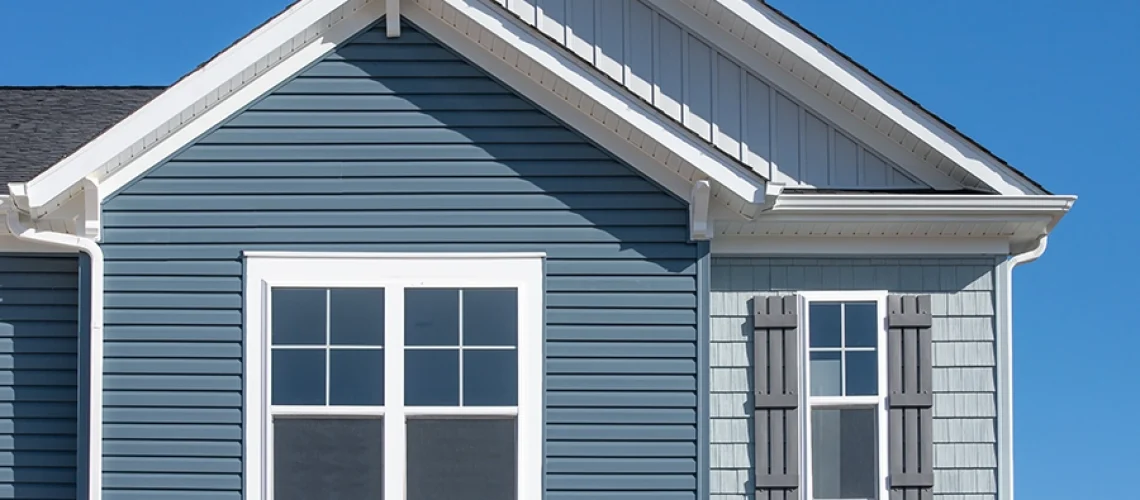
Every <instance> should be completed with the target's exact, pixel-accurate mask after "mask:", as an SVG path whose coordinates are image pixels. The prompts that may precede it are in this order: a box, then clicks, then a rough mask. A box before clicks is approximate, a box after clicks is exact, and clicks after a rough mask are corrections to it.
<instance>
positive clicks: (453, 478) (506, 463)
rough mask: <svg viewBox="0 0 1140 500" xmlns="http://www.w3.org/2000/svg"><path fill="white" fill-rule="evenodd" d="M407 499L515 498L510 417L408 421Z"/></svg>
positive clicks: (512, 430)
mask: <svg viewBox="0 0 1140 500" xmlns="http://www.w3.org/2000/svg"><path fill="white" fill-rule="evenodd" d="M407 440H408V462H407V464H408V482H407V485H408V490H407V500H459V499H467V498H471V499H480V500H483V499H486V500H517V499H518V495H517V491H516V488H517V486H516V484H517V480H516V471H517V467H516V462H517V459H516V454H515V453H516V440H517V437H516V426H515V420H514V419H502V418H499V419H491V418H410V419H408V436H407Z"/></svg>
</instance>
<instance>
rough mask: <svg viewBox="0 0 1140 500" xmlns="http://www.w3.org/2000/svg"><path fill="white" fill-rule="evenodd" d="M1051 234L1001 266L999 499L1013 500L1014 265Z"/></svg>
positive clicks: (1035, 252) (1032, 255)
mask: <svg viewBox="0 0 1140 500" xmlns="http://www.w3.org/2000/svg"><path fill="white" fill-rule="evenodd" d="M1048 245H1049V236H1047V235H1043V236H1041V237H1039V238H1037V241H1035V242H1034V243H1033V244H1032V245H1031V246H1030V247H1029V249H1028V250H1025V251H1023V252H1020V253H1016V254H1014V255H1013V256H1012V257H1010V258H1009V259H1008V260H1006V261H1005V262H1004V263H1002V265H1001V266H1000V267H1002V268H1003V269H1002V272H1001V274H1000V275H999V276H998V279H999V280H1001V282H1000V283H999V287H998V288H999V289H1001V290H1002V296H1001V298H1000V300H1001V303H1000V304H999V308H1000V309H999V311H998V314H999V317H1000V318H1001V323H1000V324H999V325H998V328H999V331H998V338H997V342H998V344H997V352H998V362H999V363H1000V365H999V367H998V374H997V375H998V387H997V391H998V428H997V433H998V435H997V440H998V442H997V452H998V500H1013V269H1014V268H1015V267H1017V266H1020V265H1022V264H1028V263H1030V262H1033V261H1035V260H1037V259H1038V258H1039V257H1041V255H1042V254H1044V253H1045V248H1046V247H1047V246H1048Z"/></svg>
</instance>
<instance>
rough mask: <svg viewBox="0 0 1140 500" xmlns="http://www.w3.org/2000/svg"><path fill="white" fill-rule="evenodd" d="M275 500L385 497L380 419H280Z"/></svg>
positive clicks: (275, 431) (275, 449) (275, 443)
mask: <svg viewBox="0 0 1140 500" xmlns="http://www.w3.org/2000/svg"><path fill="white" fill-rule="evenodd" d="M273 498H274V499H275V500H313V499H322V500H325V499H327V500H370V499H377V500H379V499H382V498H384V421H383V420H380V419H336V418H324V419H314V418H305V419H293V418H278V419H277V420H276V421H275V422H274V424H273Z"/></svg>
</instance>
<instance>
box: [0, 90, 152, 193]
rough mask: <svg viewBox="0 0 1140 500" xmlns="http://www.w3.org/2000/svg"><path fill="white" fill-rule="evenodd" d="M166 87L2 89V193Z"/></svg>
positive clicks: (46, 166) (87, 140)
mask: <svg viewBox="0 0 1140 500" xmlns="http://www.w3.org/2000/svg"><path fill="white" fill-rule="evenodd" d="M164 90H166V87H139V86H134V87H0V194H7V193H8V183H9V182H27V181H29V180H31V179H32V178H33V177H35V176H36V175H38V174H39V173H40V172H43V171H44V170H47V169H48V168H50V167H51V166H52V165H54V164H55V163H56V162H58V161H59V160H62V159H63V158H64V157H66V156H67V155H70V154H71V153H73V152H75V151H76V150H78V149H79V148H80V147H82V146H83V145H85V144H87V143H88V142H90V141H91V140H92V139H94V138H95V137H98V136H99V134H101V133H103V131H105V130H107V129H108V128H110V127H111V126H112V125H114V124H116V123H118V122H119V121H121V120H122V119H124V118H126V117H127V116H128V115H130V114H131V113H132V112H134V111H135V110H136V109H139V108H140V107H142V106H143V105H144V104H146V103H147V102H149V101H150V100H151V99H153V98H154V97H155V96H157V95H158V94H160V93H162V91H164Z"/></svg>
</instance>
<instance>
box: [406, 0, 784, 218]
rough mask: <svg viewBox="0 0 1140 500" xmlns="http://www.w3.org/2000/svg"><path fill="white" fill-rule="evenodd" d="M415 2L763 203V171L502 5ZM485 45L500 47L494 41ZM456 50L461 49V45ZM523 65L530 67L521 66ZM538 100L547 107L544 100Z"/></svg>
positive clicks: (409, 9)
mask: <svg viewBox="0 0 1140 500" xmlns="http://www.w3.org/2000/svg"><path fill="white" fill-rule="evenodd" d="M415 3H416V5H418V7H419V9H422V10H423V11H426V12H427V13H430V14H432V16H433V17H435V18H436V19H439V20H442V21H443V22H444V23H446V24H447V25H450V26H451V27H452V28H453V29H454V30H457V31H458V32H460V33H463V34H465V35H467V36H471V35H472V33H474V35H475V37H476V38H477V39H476V40H474V41H475V42H476V43H479V44H483V41H485V40H486V39H485V38H484V37H487V36H491V37H494V38H495V39H496V41H502V43H503V46H509V47H512V48H513V49H514V50H517V51H518V55H517V56H515V57H511V56H510V55H509V54H508V53H507V52H505V51H503V53H502V54H499V53H496V54H495V55H496V57H497V58H499V59H501V60H507V59H513V60H514V61H513V62H511V61H508V64H512V65H515V64H518V65H515V71H514V72H517V73H522V74H526V75H529V77H530V78H532V79H535V78H538V79H549V78H555V79H557V80H558V81H559V83H561V85H559V86H558V88H560V89H563V91H564V93H566V95H563V96H561V97H562V98H564V99H569V98H570V95H569V94H570V92H571V91H572V92H574V93H576V94H578V95H581V96H582V97H584V98H588V99H589V100H591V101H592V102H593V108H601V109H602V110H605V111H606V112H607V113H599V111H600V110H598V109H591V110H590V112H589V114H590V115H592V116H598V115H604V114H609V115H611V116H614V117H617V118H620V119H621V120H622V121H624V122H626V123H628V124H629V125H630V126H631V127H632V129H634V130H636V131H638V132H640V134H641V135H642V136H643V137H647V138H651V139H653V140H654V141H656V142H657V143H658V144H660V146H661V148H663V149H665V150H666V151H667V153H668V154H666V155H661V154H660V153H657V154H654V155H653V156H654V157H659V156H664V159H665V163H676V162H677V161H676V160H673V161H672V162H670V161H669V158H668V157H669V156H676V157H677V158H678V159H679V160H681V161H683V162H685V163H688V164H690V165H692V167H693V168H694V169H696V170H697V171H698V172H699V173H700V174H701V175H700V177H706V178H708V179H711V180H713V181H715V182H716V183H717V184H718V185H719V186H721V187H722V188H724V189H726V190H728V191H729V192H730V193H732V194H733V195H734V196H736V197H738V198H740V199H743V200H744V201H746V202H748V203H751V204H759V203H763V202H764V192H765V185H766V181H765V180H764V179H763V178H762V177H761V176H760V174H758V173H757V172H755V171H752V170H751V169H748V168H745V167H743V166H741V165H739V164H737V163H736V162H735V160H732V159H731V158H728V157H727V156H725V155H724V154H722V153H719V152H718V151H716V150H715V149H714V148H713V147H712V146H711V145H709V144H704V143H700V142H698V141H697V140H696V139H695V138H692V137H689V136H688V133H687V132H686V131H684V130H681V129H679V128H678V127H677V126H676V125H675V124H673V123H671V122H668V121H667V119H666V118H664V117H661V116H659V115H658V114H657V111H655V110H651V109H648V107H647V106H646V105H645V104H643V103H640V102H638V101H637V100H635V99H634V98H631V97H629V96H626V95H624V94H623V92H622V91H621V90H619V89H617V88H616V87H615V86H614V85H612V84H610V83H608V82H606V81H605V80H604V79H603V78H601V77H599V76H597V75H594V74H592V73H591V72H590V71H589V70H587V69H586V68H583V67H582V65H580V64H578V63H577V62H575V61H573V60H572V59H571V58H570V57H568V56H566V55H564V54H562V53H560V52H559V51H558V50H557V49H556V48H555V47H554V46H553V44H552V43H551V42H550V41H549V40H546V39H544V38H542V37H540V36H538V35H536V34H534V33H533V32H531V31H530V30H528V29H526V28H524V27H523V26H520V25H519V24H518V23H517V22H515V21H513V20H512V19H510V18H508V17H506V16H505V15H504V13H503V12H502V9H501V7H498V6H495V5H492V4H489V3H484V2H482V1H480V0H417V1H416V2H415ZM419 9H416V8H413V6H412V5H405V6H404V15H405V16H406V17H408V18H409V19H411V20H413V22H417V24H421V23H419V22H418V19H417V18H416V15H417V14H416V11H417V10H419ZM437 24H438V23H437ZM432 34H433V35H437V34H436V33H432ZM437 36H439V35H437ZM486 45H490V46H498V45H497V44H496V43H493V42H492V43H489V44H486ZM456 49H457V50H459V47H456ZM464 55H465V56H466V54H464ZM524 57H525V58H526V59H529V60H530V61H529V62H526V63H524V62H523V61H522V59H523V58H524ZM519 65H525V66H527V67H526V68H522V67H519ZM495 76H496V77H498V78H500V79H504V75H501V74H495ZM571 89H572V90H571ZM579 100H580V99H579ZM539 104H540V105H543V106H545V104H544V103H539ZM692 180H693V181H696V180H699V179H697V178H694V179H692Z"/></svg>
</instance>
